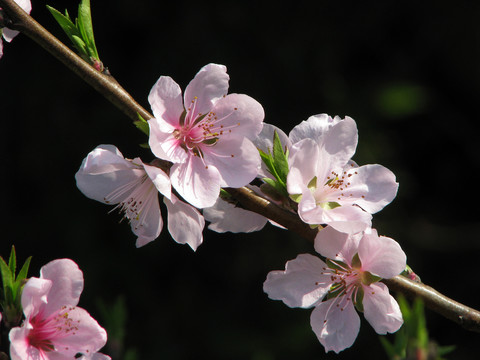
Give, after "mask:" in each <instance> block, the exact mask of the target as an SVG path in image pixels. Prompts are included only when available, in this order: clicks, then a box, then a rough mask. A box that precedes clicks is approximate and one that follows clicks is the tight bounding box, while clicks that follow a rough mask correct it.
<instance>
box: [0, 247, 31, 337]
mask: <svg viewBox="0 0 480 360" xmlns="http://www.w3.org/2000/svg"><path fill="white" fill-rule="evenodd" d="M31 259H32V257H31V256H30V257H28V258H27V260H25V263H24V264H23V266H22V268H21V269H20V271H19V272H18V275H15V272H16V270H17V260H16V253H15V247H14V246H12V250H11V252H10V257H9V259H8V264H7V263H6V262H5V260H4V259H3V258H2V257H0V273H1V279H2V292H3V294H2V295H3V296H2V298H1V299H0V305H1V307H2V309H3V315H4V321H5V324H6V326H7V327H8V328H11V327H13V326H18V325H19V324H20V321H21V319H22V315H23V309H22V303H21V297H22V290H23V285H25V283H26V278H27V274H28V268H29V266H30V260H31Z"/></svg>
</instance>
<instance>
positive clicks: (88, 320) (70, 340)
mask: <svg viewBox="0 0 480 360" xmlns="http://www.w3.org/2000/svg"><path fill="white" fill-rule="evenodd" d="M67 314H68V321H71V323H72V325H75V328H74V329H72V330H71V331H68V332H67V333H63V334H59V336H58V337H56V338H53V339H52V343H53V345H54V346H55V349H56V352H58V353H59V354H62V355H64V356H66V357H69V358H74V357H75V355H76V354H77V353H82V354H86V355H88V354H93V353H96V352H97V351H98V350H100V349H101V348H102V347H103V346H105V343H106V342H107V333H106V331H105V329H103V328H102V327H101V326H100V325H99V324H98V323H97V321H96V320H95V319H94V318H92V317H91V316H90V314H89V313H88V312H87V311H85V310H84V309H82V308H79V307H75V308H72V309H70V310H68V312H67ZM66 321H67V320H66ZM66 325H67V327H70V328H71V327H72V326H71V325H70V323H67V324H66ZM60 335H61V336H60ZM65 335H66V336H65Z"/></svg>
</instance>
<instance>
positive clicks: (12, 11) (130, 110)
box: [0, 0, 480, 332]
mask: <svg viewBox="0 0 480 360" xmlns="http://www.w3.org/2000/svg"><path fill="white" fill-rule="evenodd" d="M0 7H1V8H3V10H4V11H5V12H6V13H7V15H8V16H9V17H10V20H11V21H12V25H11V28H12V29H15V30H19V31H21V32H22V33H24V34H25V35H27V36H28V37H30V38H31V39H32V40H34V41H35V42H36V43H37V44H39V45H40V46H42V47H43V48H44V49H45V50H47V51H48V52H49V53H50V54H51V55H53V56H54V57H56V58H57V59H58V60H60V61H61V62H62V63H63V64H64V65H65V66H67V67H68V68H69V69H70V70H72V71H73V72H75V73H76V74H77V75H78V76H80V78H82V79H83V80H85V81H86V82H87V83H88V84H90V85H91V86H92V87H93V88H94V89H96V90H97V91H98V92H99V93H100V94H102V95H103V96H104V97H105V98H107V99H108V100H110V101H111V102H112V103H113V104H114V105H115V106H116V107H118V108H119V109H120V110H122V111H123V112H124V113H125V114H126V115H127V116H128V117H130V119H132V121H136V120H138V114H139V115H141V116H142V117H143V118H144V119H145V120H148V119H151V118H152V117H153V116H152V115H151V114H150V113H149V112H148V111H147V110H145V109H144V108H143V107H142V106H140V105H139V104H138V103H137V102H136V101H135V100H134V99H133V98H132V96H131V95H130V94H129V93H128V92H126V91H125V90H124V89H123V88H122V87H121V86H120V85H119V84H118V83H117V82H116V81H115V79H114V78H113V77H111V76H109V75H105V74H102V73H100V72H99V71H97V70H95V69H94V68H93V67H92V66H90V65H89V64H88V63H86V62H85V61H84V60H83V59H82V58H80V57H79V56H78V55H76V54H75V53H74V52H73V51H71V50H70V49H69V48H68V47H66V46H65V45H64V44H63V43H61V42H60V41H59V40H58V39H57V38H56V37H54V36H53V35H52V34H50V33H49V32H48V31H47V30H46V29H45V28H43V27H42V26H41V25H40V24H38V23H37V22H36V21H35V20H34V19H33V18H32V17H31V16H29V15H28V14H26V13H25V12H24V11H23V10H22V9H21V8H20V7H19V6H18V5H17V4H16V3H15V1H14V0H0ZM226 190H227V191H228V192H229V193H230V194H231V195H232V196H233V197H234V198H235V199H236V200H237V201H238V202H239V203H240V204H241V205H242V206H243V207H244V208H245V209H247V210H250V211H253V212H255V213H258V214H260V215H263V216H265V217H267V218H269V219H271V220H273V221H275V222H276V223H278V224H280V225H282V226H284V227H286V228H287V229H289V230H291V231H294V232H295V233H297V234H298V235H300V236H302V237H304V238H306V239H308V240H310V241H312V242H313V240H314V239H315V235H316V233H317V231H316V230H313V229H311V228H310V227H309V226H308V225H307V224H305V223H304V222H302V221H301V219H300V218H299V217H298V216H297V215H296V214H295V213H292V212H290V211H287V210H285V209H282V208H281V207H279V206H277V205H276V204H274V203H272V202H270V201H268V200H267V199H264V198H262V197H260V196H258V195H257V194H255V192H253V191H252V190H250V189H248V188H245V187H243V188H238V189H231V188H228V189H226ZM383 282H384V283H385V284H387V285H388V286H389V288H391V289H392V290H394V291H398V292H401V293H403V294H405V295H406V296H408V297H419V298H421V299H422V300H423V301H424V303H425V305H426V306H427V307H428V308H430V309H431V310H433V311H435V312H437V313H439V314H441V315H442V316H444V317H446V318H447V319H450V320H452V321H454V322H456V323H458V324H460V325H462V326H463V327H464V328H466V329H467V330H471V331H475V332H480V312H479V311H477V310H475V309H472V308H470V307H468V306H465V305H463V304H461V303H459V302H457V301H454V300H452V299H450V298H448V297H446V296H444V295H442V294H440V293H439V292H438V291H436V290H435V289H433V288H431V287H430V286H427V285H425V284H421V283H416V282H414V281H411V280H409V279H407V278H406V277H403V276H395V277H393V278H391V279H384V280H383Z"/></svg>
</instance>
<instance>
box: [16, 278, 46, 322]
mask: <svg viewBox="0 0 480 360" xmlns="http://www.w3.org/2000/svg"><path fill="white" fill-rule="evenodd" d="M52 285H53V284H52V281H51V280H47V279H39V278H36V277H31V278H30V279H28V281H27V283H26V284H25V286H24V287H23V291H22V308H23V313H24V314H25V317H26V318H27V319H29V318H31V317H33V316H35V315H36V314H38V312H39V311H40V309H41V308H42V307H43V306H45V304H46V303H47V295H48V293H49V292H50V289H51V288H52Z"/></svg>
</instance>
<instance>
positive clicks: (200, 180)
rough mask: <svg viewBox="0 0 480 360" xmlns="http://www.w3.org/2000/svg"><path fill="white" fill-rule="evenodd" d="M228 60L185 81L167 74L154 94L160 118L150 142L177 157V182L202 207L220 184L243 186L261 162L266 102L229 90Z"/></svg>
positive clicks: (163, 155) (173, 175)
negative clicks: (257, 142)
mask: <svg viewBox="0 0 480 360" xmlns="http://www.w3.org/2000/svg"><path fill="white" fill-rule="evenodd" d="M228 80H229V76H228V74H227V72H226V68H225V66H223V65H217V64H209V65H206V66H204V67H203V68H202V69H201V70H200V71H199V72H198V73H197V75H196V76H195V78H194V79H193V80H192V81H191V82H190V84H188V86H187V87H186V89H185V94H184V95H183V99H182V91H181V89H180V86H178V84H177V83H176V82H175V81H173V80H172V79H171V78H170V77H167V76H162V77H160V78H159V79H158V81H157V82H156V84H155V85H154V86H153V88H152V90H151V92H150V94H149V97H148V100H149V102H150V105H151V107H152V111H153V114H154V116H155V118H154V119H150V120H149V121H148V123H149V125H150V138H149V145H150V148H151V149H152V151H153V153H154V154H155V156H157V157H158V158H160V159H163V160H167V161H170V162H172V163H173V166H172V168H171V171H170V179H171V181H172V185H173V187H174V188H175V190H177V192H178V193H179V194H180V195H181V196H182V197H183V198H184V199H185V200H186V201H188V202H189V203H190V204H192V205H193V206H195V207H197V208H205V207H210V206H212V205H213V204H214V203H215V201H216V200H217V198H218V196H219V193H220V187H241V186H244V185H246V184H248V183H249V182H250V181H252V180H253V179H254V178H255V177H256V176H257V173H258V170H259V168H260V156H259V154H258V151H257V149H256V148H255V146H254V145H253V143H252V142H251V140H252V139H254V138H255V137H256V136H257V134H258V133H259V132H260V130H261V129H262V121H263V117H264V112H263V108H262V106H261V105H260V104H259V103H258V102H257V101H255V100H254V99H252V98H251V97H249V96H247V95H243V94H229V95H227V90H228Z"/></svg>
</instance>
